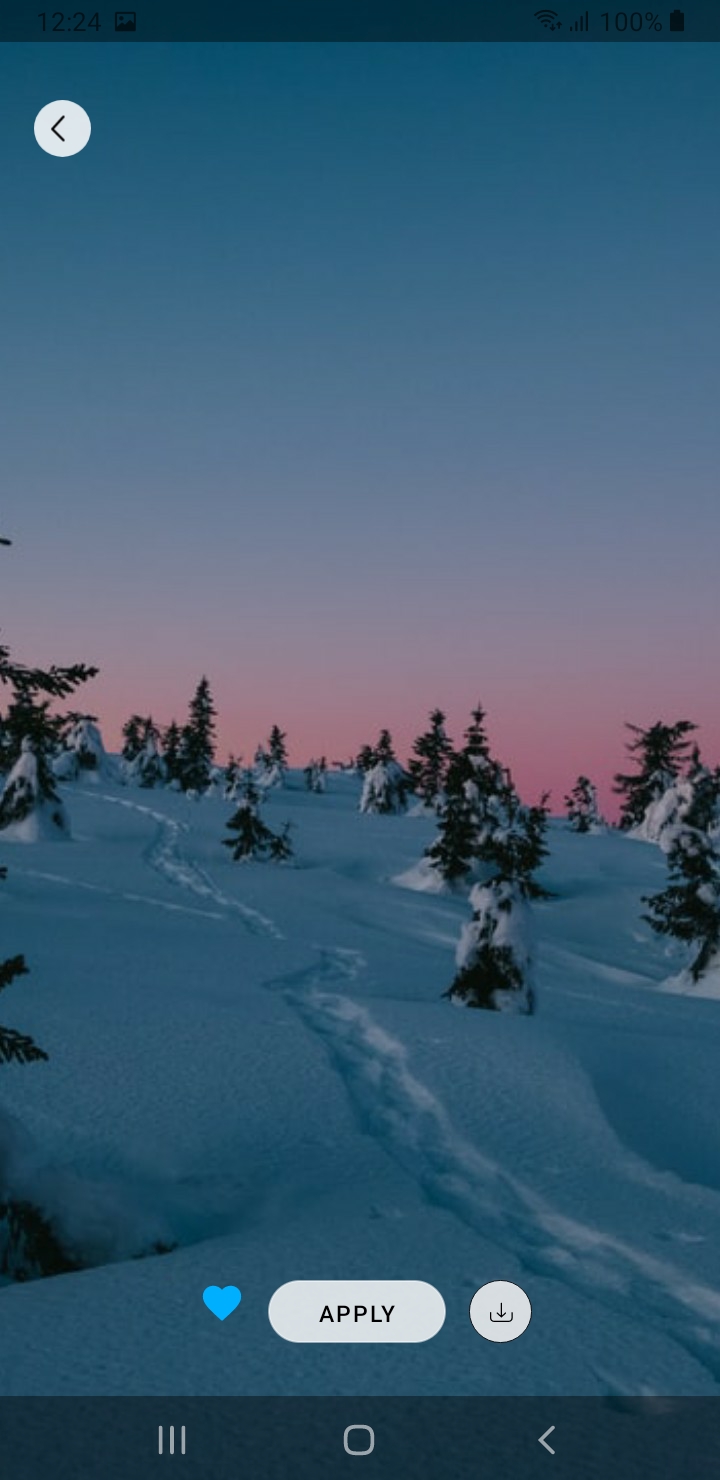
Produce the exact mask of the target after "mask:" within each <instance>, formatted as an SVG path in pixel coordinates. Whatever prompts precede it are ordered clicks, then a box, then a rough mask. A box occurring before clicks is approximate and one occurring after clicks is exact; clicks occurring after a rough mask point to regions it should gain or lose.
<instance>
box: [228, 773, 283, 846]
mask: <svg viewBox="0 0 720 1480" xmlns="http://www.w3.org/2000/svg"><path fill="white" fill-rule="evenodd" d="M239 790H240V800H239V803H238V806H237V808H236V810H235V812H233V815H232V817H231V818H230V820H229V822H228V824H227V825H228V829H229V831H230V833H231V835H232V836H231V837H229V838H223V843H224V845H225V847H226V848H230V849H231V850H232V856H233V858H234V859H235V861H236V862H237V861H239V860H244V859H252V858H256V859H263V858H270V859H272V860H273V861H274V862H281V861H283V860H285V859H288V858H291V857H292V851H293V850H292V846H291V843H290V825H289V823H286V824H285V827H284V828H283V831H282V833H274V832H273V831H272V829H271V828H269V827H268V826H267V825H266V824H265V823H264V822H263V820H262V818H261V816H260V801H261V793H260V790H259V788H258V786H257V785H256V782H255V779H254V777H253V775H252V773H251V772H249V771H248V772H246V774H245V776H244V777H243V778H242V781H241V783H240V788H239Z"/></svg>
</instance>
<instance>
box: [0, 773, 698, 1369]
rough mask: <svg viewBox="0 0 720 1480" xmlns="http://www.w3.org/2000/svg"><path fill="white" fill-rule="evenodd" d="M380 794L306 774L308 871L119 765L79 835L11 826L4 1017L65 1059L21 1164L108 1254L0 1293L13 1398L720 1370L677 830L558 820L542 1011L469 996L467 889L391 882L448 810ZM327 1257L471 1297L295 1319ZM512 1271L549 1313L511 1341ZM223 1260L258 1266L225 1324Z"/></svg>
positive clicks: (73, 796)
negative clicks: (313, 787)
mask: <svg viewBox="0 0 720 1480" xmlns="http://www.w3.org/2000/svg"><path fill="white" fill-rule="evenodd" d="M359 791H360V783H359V782H358V780H357V779H356V778H355V777H354V776H352V775H350V774H339V773H335V772H333V773H332V774H331V775H330V777H329V778H328V789H327V793H326V794H325V795H324V796H314V795H313V794H311V793H309V792H307V791H306V790H305V787H304V780H303V777H302V774H301V773H293V772H289V773H288V774H287V776H286V786H285V789H284V790H283V791H282V792H277V793H276V792H271V793H270V794H269V796H268V798H267V801H266V803H265V814H264V815H265V816H266V820H267V822H268V825H269V826H271V827H272V828H273V830H275V831H277V830H279V828H280V827H281V825H282V824H283V823H284V821H285V819H286V818H288V819H289V820H290V821H291V822H292V823H293V824H294V833H293V837H294V843H295V848H296V858H295V861H294V865H293V866H290V867H282V868H280V867H276V866H274V865H272V864H270V863H258V864H257V865H255V864H250V865H247V866H245V867H243V868H240V867H238V866H237V865H236V864H234V863H233V861H232V859H231V858H230V856H229V851H228V850H227V849H225V848H223V846H222V841H221V840H222V838H223V837H224V836H225V834H226V823H227V819H228V816H229V815H230V812H231V810H232V804H230V805H229V804H228V802H227V801H223V799H222V798H221V797H206V798H202V799H200V800H199V801H198V802H197V804H196V805H193V806H189V805H188V803H187V800H186V798H185V797H184V796H182V795H178V794H177V793H176V792H174V791H172V790H166V789H162V788H157V789H155V790H153V791H152V793H150V794H149V793H148V792H147V791H143V790H141V789H139V788H132V787H130V786H126V787H123V786H120V785H117V784H115V782H113V781H112V780H111V779H108V778H107V777H103V778H102V780H101V782H100V784H89V785H86V784H85V779H84V778H83V776H80V778H79V779H78V781H77V782H76V783H74V784H73V785H72V786H69V787H67V788H66V789H64V792H63V795H64V799H65V800H66V802H67V805H68V809H69V811H70V815H71V821H72V826H73V841H72V842H71V843H69V844H68V846H67V847H66V848H64V849H62V850H58V849H57V848H55V847H53V846H51V845H50V844H49V843H48V842H46V841H44V840H40V841H38V842H36V843H35V844H34V846H33V847H32V849H22V850H20V849H17V848H14V849H10V848H6V847H5V846H4V845H5V842H6V837H5V836H4V835H2V836H0V864H3V863H6V864H7V865H8V878H7V881H6V882H5V883H4V884H3V886H2V892H0V935H1V937H2V946H3V950H2V952H0V954H2V955H8V954H10V953H11V952H15V951H21V950H22V951H24V952H25V954H26V956H27V958H28V965H29V967H30V971H31V974H30V976H29V977H26V978H23V979H21V980H19V981H17V982H16V983H13V985H12V986H11V987H10V988H8V990H7V991H6V992H5V993H3V997H2V1015H3V1016H2V1020H3V1021H4V1022H7V1023H9V1024H11V1025H12V1026H16V1027H18V1028H21V1029H22V1030H23V1031H24V1032H28V1033H31V1034H32V1035H33V1037H34V1038H36V1040H37V1042H38V1043H40V1044H41V1045H42V1047H43V1048H44V1049H46V1050H47V1052H48V1053H49V1055H50V1061H49V1062H48V1063H47V1064H33V1065H28V1066H16V1065H5V1066H3V1067H2V1068H1V1069H0V1103H1V1104H2V1115H1V1116H0V1179H2V1182H3V1184H4V1185H5V1186H8V1185H11V1186H12V1187H13V1188H15V1189H18V1188H26V1189H27V1191H28V1194H29V1195H30V1194H31V1195H33V1196H34V1197H36V1198H38V1199H39V1200H41V1201H42V1203H43V1206H44V1208H45V1210H46V1211H47V1212H48V1213H50V1214H52V1215H53V1217H54V1218H55V1219H56V1220H58V1221H59V1224H60V1225H61V1226H62V1229H63V1231H64V1233H65V1234H66V1236H67V1237H68V1238H70V1239H71V1240H72V1242H73V1246H74V1247H79V1248H81V1249H82V1251H83V1253H84V1255H85V1258H86V1259H87V1260H89V1261H92V1262H93V1263H94V1264H95V1267H92V1268H87V1269H85V1270H83V1271H81V1272H80V1273H73V1274H66V1275H62V1276H59V1277H56V1278H54V1279H46V1280H37V1281H34V1282H31V1283H27V1284H23V1285H12V1286H11V1285H6V1286H5V1287H4V1288H2V1289H0V1311H1V1314H2V1328H3V1342H2V1347H1V1348H0V1383H1V1384H2V1391H3V1392H4V1393H5V1394H8V1395H13V1394H38V1395H54V1394H83V1395H93V1394H163V1393H165V1394H171V1393H178V1394H198V1395H200V1394H218V1395H219V1394H235V1393H240V1392H241V1393H256V1394H287V1393H294V1394H303V1393H328V1394H342V1393H363V1394H367V1395H372V1394H376V1393H377V1394H389V1395H392V1394H433V1393H437V1394H443V1393H453V1394H456V1395H457V1394H461V1393H465V1394H483V1393H486V1394H499V1393H504V1394H513V1393H518V1394H519V1393H533V1394H538V1395H545V1394H547V1395H552V1394H561V1393H562V1394H577V1395H585V1394H608V1393H612V1394H618V1393H619V1394H622V1393H628V1394H632V1393H638V1392H645V1393H655V1394H676V1395H679V1394H698V1395H705V1394H717V1393H718V1392H719V1391H720V1120H719V1119H718V1116H717V1089H716V1086H717V1063H718V1054H719V1052H720V1002H719V1001H718V1000H713V999H711V998H707V997H703V996H701V995H700V993H699V992H698V991H693V992H689V991H682V990H672V991H670V990H667V986H668V971H669V965H668V955H667V948H666V944H665V942H664V941H663V940H660V939H658V938H657V937H656V936H655V935H654V934H653V932H652V931H651V930H650V928H649V926H647V925H645V924H644V923H643V921H642V918H641V916H642V913H643V906H642V904H641V898H642V896H643V895H644V894H650V893H653V892H656V891H657V890H658V889H659V888H662V887H663V886H664V882H665V877H666V859H665V857H664V856H663V854H662V852H661V851H660V849H656V848H638V847H636V846H635V845H634V844H633V842H632V840H630V839H628V838H627V837H626V836H624V835H622V834H619V833H617V832H614V831H608V832H607V833H606V834H603V835H599V836H593V835H579V834H576V833H573V832H571V831H570V830H568V829H567V827H566V826H565V825H563V824H557V825H553V826H552V827H551V829H550V844H551V855H550V858H549V860H548V862H547V863H546V865H545V867H544V868H543V870H542V872H541V880H542V882H543V883H544V884H545V886H546V887H547V888H548V889H549V890H551V891H552V892H553V896H554V897H552V898H551V899H548V900H547V901H543V902H541V903H538V904H534V905H533V906H532V911H533V918H534V926H535V935H536V947H537V960H536V967H535V976H536V986H537V1013H536V1015H535V1016H534V1017H522V1016H517V1017H516V1016H512V1015H509V1014H505V1013H490V1012H482V1011H478V1012H456V1011H453V1010H452V1008H451V1006H450V1004H449V1003H448V1002H447V1001H446V1000H443V998H442V995H441V994H442V993H443V992H444V991H445V989H446V988H447V987H448V985H449V984H450V982H451V981H452V978H453V975H454V970H455V965H454V957H455V951H456V947H457V941H458V937H459V935H460V931H461V929H462V927H463V926H464V925H465V924H466V923H467V920H468V898H467V894H460V895H457V896H455V895H453V894H451V893H442V894H431V893H427V892H416V891H413V890H409V889H402V888H397V887H396V886H395V885H394V884H393V883H392V880H393V879H394V878H397V877H398V876H402V875H407V873H408V872H409V871H410V872H411V871H412V869H413V868H414V867H415V866H416V864H417V859H418V857H419V856H420V855H421V853H422V850H423V848H424V847H425V846H426V845H427V844H428V843H429V842H430V841H431V839H432V836H433V831H434V823H433V820H432V819H427V820H424V819H422V818H418V817H414V818H412V819H411V818H408V817H407V816H402V815H389V816H378V815H373V814H370V815H361V814H360V812H359V810H358V800H359ZM679 964H680V963H679V962H678V961H676V962H675V965H674V967H673V969H674V970H677V966H678V965H679ZM9 1114H11V1115H12V1122H10V1119H9ZM158 1242H160V1243H162V1244H163V1245H169V1244H174V1245H176V1247H175V1249H174V1250H173V1252H171V1253H166V1254H162V1255H152V1254H151V1253H150V1250H151V1249H152V1247H153V1245H154V1244H156V1243H158ZM137 1255H145V1256H146V1257H134V1256H137ZM322 1278H326V1279H338V1278H348V1279H350V1278H352V1279H373V1278H374V1279H398V1278H404V1279H416V1280H426V1281H427V1282H429V1283H430V1284H432V1285H434V1286H435V1287H436V1288H437V1289H438V1290H439V1291H440V1293H441V1295H442V1296H443V1298H444V1300H445V1302H446V1306H447V1319H446V1321H445V1325H444V1326H443V1329H442V1330H441V1331H440V1333H439V1334H438V1335H437V1336H436V1337H435V1338H434V1339H433V1340H431V1341H428V1342H426V1343H423V1344H418V1345H413V1346H402V1345H394V1346H393V1347H391V1348H383V1347H381V1346H375V1345H372V1344H364V1345H363V1346H362V1347H360V1348H358V1347H353V1346H352V1345H346V1346H336V1345H333V1346H328V1347H325V1346H323V1345H322V1344H313V1345H312V1346H308V1347H302V1348H301V1347H298V1346H296V1345H294V1344H291V1343H286V1342H284V1341H282V1340H281V1339H280V1338H279V1337H278V1336H277V1335H276V1334H275V1333H274V1332H273V1330H272V1328H271V1326H270V1324H269V1321H268V1316H267V1309H268V1303H269V1300H270V1297H271V1295H272V1294H273V1292H274V1291H275V1290H276V1289H278V1288H279V1286H280V1285H282V1284H284V1283H286V1282H288V1281H290V1280H297V1279H322ZM497 1278H502V1279H508V1280H511V1281H514V1282H515V1283H517V1284H519V1285H521V1286H522V1287H523V1289H525V1290H526V1291H527V1293H528V1295H529V1296H530V1299H531V1302H532V1306H533V1319H532V1322H531V1324H530V1326H529V1328H528V1330H527V1332H526V1333H525V1334H524V1335H523V1336H522V1337H521V1338H520V1340H518V1341H517V1342H510V1343H507V1344H506V1345H500V1346H490V1345H488V1344H486V1343H485V1342H483V1341H482V1339H481V1338H480V1337H479V1336H478V1335H477V1334H476V1333H475V1332H474V1330H473V1328H472V1326H471V1325H470V1322H469V1319H468V1315H467V1310H468V1306H469V1303H470V1300H471V1298H472V1295H473V1294H474V1292H475V1290H476V1289H478V1288H479V1286H480V1285H482V1284H484V1283H486V1282H487V1281H488V1280H491V1279H497ZM209 1284H217V1285H220V1286H224V1285H226V1284H234V1285H237V1286H238V1287H239V1288H240V1289H241V1290H242V1302H241V1305H240V1307H239V1308H238V1311H237V1312H235V1313H234V1314H233V1315H232V1316H231V1317H230V1318H229V1319H228V1320H227V1321H226V1322H223V1323H220V1322H218V1321H217V1320H215V1319H214V1318H213V1317H212V1315H211V1314H210V1312H209V1311H208V1310H207V1309H206V1308H205V1306H204V1305H203V1301H202V1292H203V1290H204V1288H205V1287H206V1286H207V1285H209Z"/></svg>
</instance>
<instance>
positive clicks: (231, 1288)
mask: <svg viewBox="0 0 720 1480" xmlns="http://www.w3.org/2000/svg"><path fill="white" fill-rule="evenodd" d="M203 1300H204V1301H205V1304H206V1306H207V1308H208V1310H211V1311H212V1313H213V1315H214V1316H217V1318H218V1320H219V1321H224V1320H225V1319H226V1318H227V1316H231V1315H232V1313H233V1311H234V1310H237V1308H238V1306H239V1304H240V1301H241V1300H242V1295H241V1294H240V1291H239V1290H238V1287H237V1285H225V1286H224V1288H223V1289H221V1288H220V1286H219V1285H208V1287H207V1290H203Z"/></svg>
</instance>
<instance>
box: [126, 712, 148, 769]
mask: <svg viewBox="0 0 720 1480" xmlns="http://www.w3.org/2000/svg"><path fill="white" fill-rule="evenodd" d="M142 731H143V718H142V715H141V714H131V715H130V718H129V719H127V720H126V721H125V724H124V725H123V727H122V736H123V747H122V758H123V760H124V761H134V760H135V757H136V756H138V755H139V754H140V751H141V750H142V748H143V742H142Z"/></svg>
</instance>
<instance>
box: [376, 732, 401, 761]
mask: <svg viewBox="0 0 720 1480" xmlns="http://www.w3.org/2000/svg"><path fill="white" fill-rule="evenodd" d="M389 761H396V762H397V757H396V755H395V751H394V749H393V743H392V735H391V734H390V731H389V730H381V731H380V737H379V739H378V743H377V745H376V746H375V764H376V765H381V766H386V765H387V764H388V762H389Z"/></svg>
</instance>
